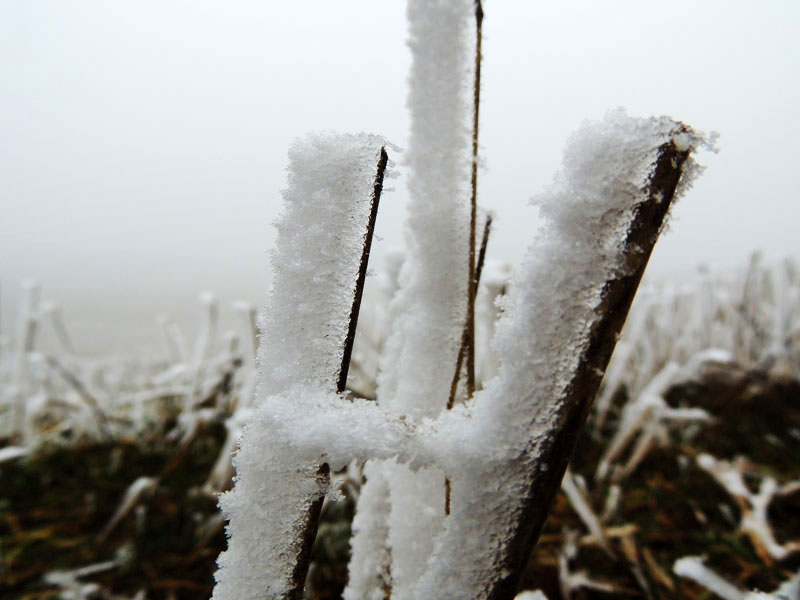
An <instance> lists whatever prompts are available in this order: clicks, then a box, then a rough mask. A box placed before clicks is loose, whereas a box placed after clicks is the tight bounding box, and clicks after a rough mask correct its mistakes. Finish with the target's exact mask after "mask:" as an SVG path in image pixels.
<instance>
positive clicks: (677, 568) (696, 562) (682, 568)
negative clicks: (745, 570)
mask: <svg viewBox="0 0 800 600" xmlns="http://www.w3.org/2000/svg"><path fill="white" fill-rule="evenodd" d="M672 570H673V572H674V573H675V575H677V576H678V577H684V578H686V579H691V580H692V581H694V582H696V583H699V584H700V585H702V586H703V587H704V588H706V589H707V590H708V591H710V592H713V593H714V594H716V595H717V596H719V597H720V598H724V600H746V598H747V596H746V595H745V593H744V592H743V591H742V590H740V589H739V588H738V587H736V586H735V585H733V584H732V583H730V582H728V581H726V580H725V579H723V578H722V577H720V576H719V575H717V574H716V573H715V572H714V571H712V570H711V569H709V568H708V567H707V566H705V565H704V564H703V559H702V558H700V557H699V556H684V557H683V558H681V559H679V560H677V561H675V564H674V565H673V567H672Z"/></svg>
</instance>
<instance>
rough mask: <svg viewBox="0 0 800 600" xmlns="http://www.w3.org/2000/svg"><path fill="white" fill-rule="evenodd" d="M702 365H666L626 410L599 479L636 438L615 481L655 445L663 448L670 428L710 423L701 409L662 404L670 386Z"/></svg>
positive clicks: (605, 455) (706, 414)
mask: <svg viewBox="0 0 800 600" xmlns="http://www.w3.org/2000/svg"><path fill="white" fill-rule="evenodd" d="M701 364H704V360H702V357H700V358H698V359H697V360H692V361H690V363H689V364H688V365H687V366H685V367H683V368H681V367H679V366H678V365H677V364H676V363H674V362H670V363H667V364H666V365H665V366H664V368H663V369H662V370H661V371H660V372H659V373H658V374H657V375H656V376H655V377H654V378H653V379H652V381H651V382H650V383H649V384H648V385H647V386H646V387H645V388H644V390H643V391H642V393H641V394H640V395H639V396H638V397H637V398H636V399H635V400H634V401H632V402H629V403H628V404H627V405H626V406H625V409H624V410H623V413H622V419H621V422H620V425H619V428H618V429H617V432H616V433H615V434H614V437H613V438H612V439H611V442H609V445H608V448H607V449H606V451H605V453H604V454H603V457H602V458H601V459H600V462H599V464H598V466H597V477H598V478H601V479H602V478H604V477H605V476H606V475H607V473H608V471H609V468H610V466H611V464H612V462H613V461H615V460H616V459H617V458H619V456H620V455H621V454H622V452H623V451H624V450H625V448H626V447H627V446H628V445H629V444H630V442H631V441H632V440H633V439H634V437H636V436H637V434H638V439H637V440H636V442H635V444H634V447H633V450H632V451H631V454H630V457H629V458H628V460H627V462H626V463H625V465H624V466H623V467H622V468H621V469H620V470H619V471H618V472H617V474H616V475H615V480H619V479H621V478H623V477H626V476H628V475H630V474H631V473H632V472H633V471H634V470H635V469H636V467H638V466H639V464H640V463H641V462H642V461H643V460H644V459H645V457H646V456H647V454H648V453H649V451H650V450H651V449H652V448H653V447H655V445H656V444H658V443H661V444H662V445H663V444H666V443H667V442H668V441H669V429H670V428H672V427H674V426H676V425H680V424H684V423H686V422H691V421H708V420H709V419H711V415H709V414H708V413H707V412H706V411H704V410H702V409H699V408H672V407H671V406H669V405H668V404H667V402H666V400H664V395H665V394H666V392H667V391H668V390H669V388H670V387H671V386H672V385H674V384H675V383H676V382H678V381H681V380H685V379H691V378H692V377H693V376H694V372H695V370H696V369H697V368H699V365H701Z"/></svg>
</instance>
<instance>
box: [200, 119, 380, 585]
mask: <svg viewBox="0 0 800 600" xmlns="http://www.w3.org/2000/svg"><path fill="white" fill-rule="evenodd" d="M384 145H385V142H384V140H383V139H382V138H380V137H377V136H371V135H365V134H361V135H333V134H327V135H314V136H309V137H307V138H306V139H304V140H301V141H299V142H296V143H295V144H294V145H293V146H292V147H291V149H290V151H289V158H290V164H289V169H288V171H289V175H288V187H287V189H286V190H285V191H284V192H283V197H284V200H285V206H284V210H283V214H282V217H281V219H280V221H279V222H278V223H277V229H278V237H277V242H276V248H275V250H274V251H273V252H272V268H273V272H274V279H273V292H272V294H271V296H270V298H269V301H268V305H267V308H266V311H265V313H264V317H263V324H262V332H263V335H262V338H261V345H260V348H259V352H258V359H259V376H260V382H259V390H258V392H257V401H256V407H257V409H256V416H255V419H254V421H253V422H252V423H251V424H250V425H249V426H248V427H246V428H245V430H244V433H243V435H242V439H241V442H240V450H239V452H238V453H237V455H236V457H235V459H234V465H235V466H236V470H237V475H236V485H235V487H234V489H233V490H232V491H231V492H229V493H227V494H224V495H223V496H221V498H220V506H221V507H222V510H223V512H224V513H225V515H226V516H227V517H228V519H229V524H228V535H229V538H230V539H229V543H228V550H227V551H225V552H223V553H222V554H221V555H220V558H219V566H220V569H219V570H218V571H217V574H216V578H217V585H216V587H215V588H214V598H215V599H217V600H221V599H225V600H243V599H249V598H264V597H280V596H281V595H283V594H284V593H286V592H287V591H288V589H289V585H290V580H291V576H292V570H293V568H294V566H295V562H296V559H297V556H298V551H299V544H300V539H301V532H302V529H303V524H304V522H305V516H306V514H307V512H308V509H309V507H310V506H311V504H312V503H313V502H314V501H315V500H316V499H317V498H319V496H320V495H321V494H323V493H325V491H326V490H325V481H324V480H319V479H318V477H317V472H318V464H319V463H318V459H319V458H320V456H321V453H320V452H316V453H315V452H314V451H305V452H303V451H299V450H298V448H297V447H296V446H295V445H293V444H292V443H289V442H290V440H287V439H285V436H283V437H282V436H281V433H284V434H285V433H286V431H290V430H291V428H290V427H286V428H284V422H287V423H288V422H291V420H292V418H295V420H296V417H297V414H296V413H297V411H309V410H312V411H313V410H314V406H316V404H320V403H322V404H325V405H326V406H329V405H330V404H331V403H333V402H341V403H344V404H347V403H346V401H345V400H343V399H340V398H338V397H337V396H336V395H335V394H334V393H333V392H334V390H335V387H336V381H337V378H338V374H339V370H340V368H341V361H342V355H343V347H344V342H345V338H346V335H347V328H348V323H349V318H350V312H351V310H352V305H353V298H354V292H355V286H356V280H357V277H358V270H359V266H360V262H361V255H362V249H363V246H364V240H365V235H366V233H367V223H368V219H369V208H370V204H371V199H372V195H373V189H374V183H375V177H376V172H377V167H378V160H379V156H380V151H381V147H382V146H384ZM281 393H283V395H280V394H281ZM320 398H322V400H320ZM309 403H310V404H309ZM295 405H296V407H295ZM282 421H284V422H282ZM384 421H387V419H385V418H383V419H382V422H384ZM338 426H339V427H344V426H345V425H344V424H342V423H338ZM311 431H312V433H313V431H314V430H313V429H312V430H311ZM346 462H347V461H345V463H346Z"/></svg>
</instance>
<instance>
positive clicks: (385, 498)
mask: <svg viewBox="0 0 800 600" xmlns="http://www.w3.org/2000/svg"><path fill="white" fill-rule="evenodd" d="M383 468H384V464H383V463H379V462H374V461H371V462H368V463H367V464H366V465H365V466H364V475H365V476H366V477H367V479H368V480H369V481H370V485H369V486H366V485H365V486H362V488H361V495H360V496H359V497H358V511H356V514H355V516H354V517H353V531H354V532H355V533H354V535H353V538H352V541H351V545H352V557H351V559H350V564H349V565H348V570H349V572H350V573H349V581H348V584H347V588H345V590H344V599H345V600H383V599H384V598H385V597H386V593H387V590H388V589H390V586H391V575H390V573H389V565H390V563H391V560H390V559H391V555H390V553H389V548H388V546H387V545H386V542H387V537H388V535H389V530H388V525H387V524H386V515H388V514H389V508H390V504H389V482H388V481H387V480H386V478H385V477H384V471H383ZM362 532H363V534H362ZM359 534H361V535H359Z"/></svg>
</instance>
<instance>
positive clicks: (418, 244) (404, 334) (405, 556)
mask: <svg viewBox="0 0 800 600" xmlns="http://www.w3.org/2000/svg"><path fill="white" fill-rule="evenodd" d="M474 12H475V5H474V0H455V1H453V0H446V1H445V0H439V1H433V2H431V1H430V0H411V1H410V2H409V3H408V8H407V13H406V14H407V18H408V24H409V41H408V45H409V47H410V48H411V55H412V64H411V72H410V75H409V96H408V106H409V108H410V112H411V135H410V138H409V145H408V150H407V152H406V153H405V163H406V164H407V165H408V167H409V176H408V190H409V196H410V202H409V206H408V221H407V224H406V230H407V246H408V253H407V256H406V260H405V262H404V264H403V267H402V271H401V274H400V290H399V292H398V294H397V296H396V298H395V300H394V302H393V303H392V308H391V311H392V312H393V314H399V315H401V318H400V319H398V321H397V326H396V327H395V328H394V330H393V331H392V334H391V335H390V337H389V339H388V340H387V342H386V346H385V352H384V354H383V357H382V361H381V367H382V370H381V374H380V375H379V379H378V389H377V397H378V401H379V402H380V403H382V404H384V405H385V406H390V407H392V408H396V409H397V410H403V411H407V412H408V413H409V414H410V415H412V416H414V417H423V416H431V417H432V416H435V415H437V414H438V413H439V412H440V411H441V410H443V409H444V408H445V406H446V404H447V397H448V394H449V388H450V383H451V380H452V377H453V371H454V369H455V364H456V357H457V355H458V348H459V344H460V341H461V333H462V330H463V328H464V322H465V316H466V298H467V282H468V264H467V256H468V248H469V231H468V224H469V207H468V205H467V202H466V201H467V199H468V198H469V188H468V183H469V181H470V172H471V164H472V156H471V145H470V129H471V115H472V101H471V94H470V87H471V86H470V83H469V81H470V80H469V77H467V76H466V75H467V74H468V73H469V72H470V68H471V67H470V64H471V60H472V52H471V44H470V42H469V40H470V39H471V32H472V31H473V29H474V23H475V20H474ZM391 471H392V475H391V476H390V477H389V478H388V479H389V480H390V482H391V484H390V487H391V507H392V508H391V513H390V515H389V540H388V544H389V546H390V547H391V548H392V565H391V573H392V598H393V599H397V600H404V599H406V598H415V597H418V596H414V595H413V593H412V591H411V586H412V584H413V583H414V582H416V581H417V580H418V579H419V578H420V577H421V575H422V572H423V571H424V569H425V565H426V561H427V559H428V557H429V555H430V553H431V551H432V549H433V539H434V536H435V535H436V534H437V533H438V532H439V531H441V528H442V522H443V520H444V516H445V515H444V506H445V498H444V481H445V473H444V471H443V470H441V469H438V468H436V469H431V470H430V471H427V472H424V473H411V472H409V471H408V470H407V468H406V467H405V466H403V465H393V466H392V467H391ZM370 485H372V484H371V483H370V481H369V480H368V481H367V483H366V486H370ZM358 510H359V511H360V510H361V507H360V506H359V507H358ZM373 522H376V523H377V518H376V519H373ZM368 537H369V538H370V539H377V536H376V535H369V536H368ZM359 543H360V542H356V544H359ZM375 552H380V548H376V549H375ZM357 585H358V586H359V588H360V589H361V587H362V584H361V583H358V584H357ZM364 585H365V584H364Z"/></svg>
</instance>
